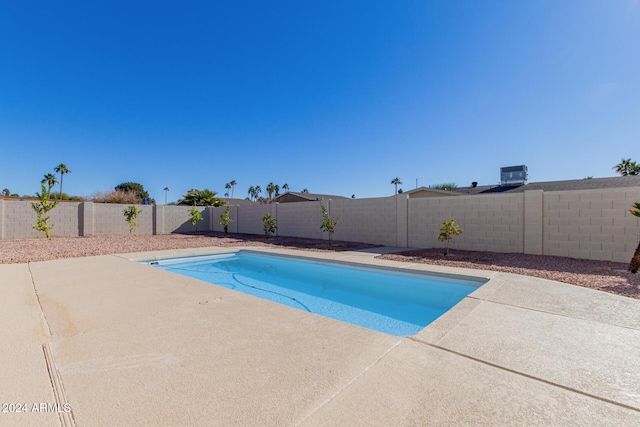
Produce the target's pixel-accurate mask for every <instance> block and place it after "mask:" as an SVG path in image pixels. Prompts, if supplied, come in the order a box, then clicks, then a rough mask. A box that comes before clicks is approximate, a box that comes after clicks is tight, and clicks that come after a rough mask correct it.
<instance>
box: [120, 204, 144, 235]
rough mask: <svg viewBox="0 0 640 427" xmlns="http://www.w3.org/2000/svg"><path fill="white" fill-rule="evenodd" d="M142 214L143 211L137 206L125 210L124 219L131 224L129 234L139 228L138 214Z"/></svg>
mask: <svg viewBox="0 0 640 427" xmlns="http://www.w3.org/2000/svg"><path fill="white" fill-rule="evenodd" d="M140 213H142V209H138V208H136V207H135V206H133V205H131V206H129V207H128V208H126V209H125V210H124V217H125V219H126V220H127V222H128V223H129V234H131V233H133V231H134V230H135V229H136V227H137V226H138V221H137V219H138V214H140Z"/></svg>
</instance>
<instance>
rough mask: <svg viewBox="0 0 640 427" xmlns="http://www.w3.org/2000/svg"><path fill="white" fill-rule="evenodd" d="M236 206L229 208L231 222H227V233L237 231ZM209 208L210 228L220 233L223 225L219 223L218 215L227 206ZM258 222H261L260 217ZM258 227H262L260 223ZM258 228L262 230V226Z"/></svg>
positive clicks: (222, 230)
mask: <svg viewBox="0 0 640 427" xmlns="http://www.w3.org/2000/svg"><path fill="white" fill-rule="evenodd" d="M251 207H253V206H251ZM238 208H239V207H238V206H231V209H230V210H229V218H231V224H229V230H228V232H229V233H238ZM209 210H210V213H211V230H212V231H219V232H221V233H222V232H224V226H223V225H221V224H220V215H222V214H223V213H224V212H225V211H226V210H227V207H226V206H220V207H215V208H213V207H212V208H209ZM263 215H264V214H263ZM260 224H262V219H260ZM260 227H262V225H261V226H260ZM260 230H262V228H260Z"/></svg>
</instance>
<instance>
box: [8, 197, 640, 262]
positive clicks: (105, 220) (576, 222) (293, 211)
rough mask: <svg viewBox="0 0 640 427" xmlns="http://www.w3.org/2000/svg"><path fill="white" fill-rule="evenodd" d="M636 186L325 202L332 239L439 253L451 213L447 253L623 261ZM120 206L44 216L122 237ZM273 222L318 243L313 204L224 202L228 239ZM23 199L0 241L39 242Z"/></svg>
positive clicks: (156, 220) (171, 224)
mask: <svg viewBox="0 0 640 427" xmlns="http://www.w3.org/2000/svg"><path fill="white" fill-rule="evenodd" d="M635 201H640V188H627V189H613V190H583V191H557V192H542V191H525V192H524V193H516V194H496V195H478V196H447V197H433V198H420V199H408V200H407V198H406V195H398V196H396V197H387V198H377V199H356V200H325V201H323V204H324V205H325V206H326V207H327V208H328V209H329V212H330V215H331V216H332V217H338V218H339V224H338V226H337V227H336V232H335V235H334V238H335V239H336V240H345V241H353V242H364V243H372V244H379V245H387V246H402V247H404V246H407V247H414V248H432V247H444V243H441V242H438V241H437V237H438V234H439V230H440V226H441V225H442V220H443V219H444V218H445V217H446V218H448V217H449V216H452V217H453V218H454V219H455V220H456V223H457V224H459V225H460V226H461V227H462V228H463V230H464V233H463V234H462V235H461V236H458V237H456V238H455V242H456V243H455V244H454V246H453V247H454V248H457V249H466V250H479V251H492V252H516V253H530V254H544V255H557V256H568V257H574V258H583V259H596V260H613V261H619V262H628V261H629V260H630V259H631V257H632V255H633V252H634V251H635V248H636V246H637V244H638V240H639V239H640V219H639V218H637V217H635V216H633V215H631V214H630V213H629V209H630V208H631V205H632V204H633V202H635ZM125 208H126V205H112V204H93V203H91V202H86V203H74V202H64V203H61V204H60V205H58V207H56V209H54V210H53V211H51V213H50V216H51V223H53V224H54V225H55V227H54V230H53V232H52V235H53V236H70V237H74V236H81V235H83V236H90V235H94V234H95V235H105V234H111V235H117V234H129V228H128V224H127V222H126V221H125V218H124V215H123V211H124V209H125ZM138 208H140V209H142V211H143V212H142V214H141V215H140V217H139V219H138V222H139V226H138V228H137V230H136V234H153V233H156V234H164V233H172V232H191V231H195V227H194V226H193V225H191V224H190V223H189V222H188V219H189V214H188V211H189V209H190V208H189V207H187V206H150V205H138ZM201 209H202V210H201V212H202V215H203V217H204V220H203V221H201V222H199V223H198V230H199V231H209V230H215V231H222V226H221V225H219V224H218V222H219V218H220V214H221V213H222V212H224V210H225V208H224V207H221V208H211V207H208V208H204V207H203V208H201ZM265 213H270V214H271V216H273V217H275V218H277V220H278V223H277V225H278V230H277V234H278V235H282V236H295V237H307V238H314V239H323V238H324V239H326V238H328V236H327V235H326V233H323V232H322V230H321V229H320V224H321V221H322V214H321V210H320V206H319V203H318V202H303V203H284V204H271V205H255V206H232V207H231V219H232V220H233V223H232V224H231V225H230V227H229V232H231V233H247V234H260V235H261V234H263V230H262V216H263V215H264V214H265ZM35 220H36V213H35V212H34V211H33V209H32V208H31V203H30V202H19V201H7V200H0V238H1V239H22V238H41V237H44V234H43V233H41V232H37V231H36V230H34V229H33V225H34V224H35Z"/></svg>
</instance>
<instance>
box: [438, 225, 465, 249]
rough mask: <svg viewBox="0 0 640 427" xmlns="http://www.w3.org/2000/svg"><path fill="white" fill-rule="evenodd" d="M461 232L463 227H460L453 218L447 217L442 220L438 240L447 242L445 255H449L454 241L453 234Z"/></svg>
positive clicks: (457, 234)
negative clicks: (448, 218)
mask: <svg viewBox="0 0 640 427" xmlns="http://www.w3.org/2000/svg"><path fill="white" fill-rule="evenodd" d="M461 234H462V228H460V227H458V226H457V225H456V224H455V221H454V220H453V219H450V220H447V219H446V218H445V219H444V220H443V221H442V227H441V228H440V235H439V236H438V240H439V241H441V242H447V249H446V251H445V253H444V254H445V255H449V245H450V244H451V243H453V236H459V235H461Z"/></svg>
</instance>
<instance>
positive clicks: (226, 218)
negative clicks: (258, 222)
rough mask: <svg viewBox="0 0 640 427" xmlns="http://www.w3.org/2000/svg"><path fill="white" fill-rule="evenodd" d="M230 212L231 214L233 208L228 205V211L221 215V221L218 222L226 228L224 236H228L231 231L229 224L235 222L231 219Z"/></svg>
mask: <svg viewBox="0 0 640 427" xmlns="http://www.w3.org/2000/svg"><path fill="white" fill-rule="evenodd" d="M229 212H231V206H229V205H227V209H226V210H225V211H224V212H223V213H221V214H220V221H219V222H218V224H220V225H222V226H223V227H224V234H227V232H228V231H229V224H231V223H232V222H233V220H232V219H231V217H229ZM263 220H264V219H263Z"/></svg>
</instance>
